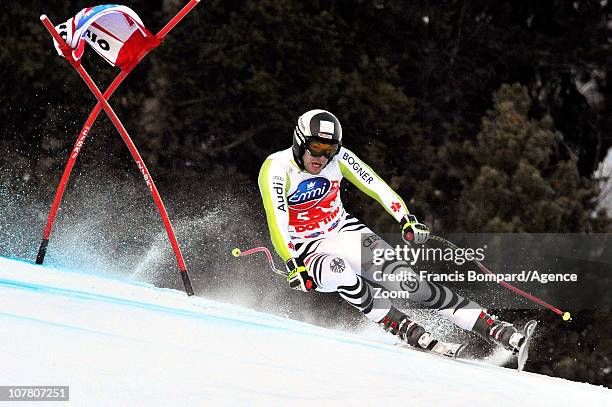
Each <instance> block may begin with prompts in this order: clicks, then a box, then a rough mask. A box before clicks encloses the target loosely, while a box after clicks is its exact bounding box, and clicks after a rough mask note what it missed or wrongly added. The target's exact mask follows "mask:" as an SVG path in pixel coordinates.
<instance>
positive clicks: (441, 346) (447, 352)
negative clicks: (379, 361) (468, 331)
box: [395, 341, 466, 359]
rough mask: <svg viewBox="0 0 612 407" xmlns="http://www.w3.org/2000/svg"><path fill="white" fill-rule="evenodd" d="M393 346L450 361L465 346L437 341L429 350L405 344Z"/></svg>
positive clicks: (455, 357)
mask: <svg viewBox="0 0 612 407" xmlns="http://www.w3.org/2000/svg"><path fill="white" fill-rule="evenodd" d="M395 346H399V347H400V348H404V349H410V350H416V351H419V352H425V353H432V354H434V355H440V356H445V357H447V358H451V359H457V357H458V355H459V354H460V353H461V351H462V350H463V349H464V348H465V346H466V345H465V344H463V343H452V342H443V341H437V342H436V344H435V345H434V346H433V348H431V349H425V348H420V347H417V346H411V345H408V344H406V343H403V342H401V343H396V344H395Z"/></svg>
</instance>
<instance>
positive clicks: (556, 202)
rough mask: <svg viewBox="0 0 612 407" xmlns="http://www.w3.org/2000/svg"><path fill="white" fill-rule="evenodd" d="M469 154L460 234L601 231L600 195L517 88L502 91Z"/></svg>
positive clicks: (506, 87)
mask: <svg viewBox="0 0 612 407" xmlns="http://www.w3.org/2000/svg"><path fill="white" fill-rule="evenodd" d="M493 100H494V106H493V109H491V110H489V111H488V112H487V114H486V116H485V117H484V118H483V120H482V126H481V131H480V133H479V134H478V135H477V136H476V142H474V143H466V144H465V146H466V148H467V150H468V152H469V155H470V156H471V157H472V159H473V162H474V167H473V168H474V170H473V171H474V172H473V175H472V176H471V177H470V176H468V177H467V178H466V179H465V181H464V185H463V190H462V192H461V196H460V200H459V205H458V217H457V219H458V224H457V226H458V228H459V229H461V230H465V231H469V232H476V231H478V232H549V233H550V232H585V231H602V230H601V229H602V228H605V227H606V225H609V223H608V222H602V221H601V216H602V215H601V214H599V215H594V214H593V212H594V210H595V207H596V201H597V195H596V188H595V185H594V184H593V183H592V181H590V180H587V179H585V178H581V177H580V176H579V173H578V168H577V160H576V158H575V157H574V156H573V155H572V154H571V152H569V153H568V151H567V150H566V149H565V148H564V144H563V142H562V135H561V134H560V133H559V132H558V131H556V130H555V127H554V125H553V122H552V120H551V118H550V117H549V116H547V115H545V116H544V117H542V118H541V119H534V118H530V116H529V110H530V108H531V99H530V97H529V95H528V92H527V89H526V88H525V87H524V86H521V85H519V84H513V85H502V87H501V88H500V89H499V91H497V92H496V93H495V94H494V98H493Z"/></svg>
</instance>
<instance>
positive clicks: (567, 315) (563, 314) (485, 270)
mask: <svg viewBox="0 0 612 407" xmlns="http://www.w3.org/2000/svg"><path fill="white" fill-rule="evenodd" d="M430 239H431V240H435V241H438V242H441V243H443V244H445V245H447V246H449V247H450V248H451V249H459V247H458V246H457V245H456V244H454V243H453V242H451V241H449V240H447V239H445V238H443V237H440V236H431V237H430ZM472 261H473V262H474V263H475V264H476V265H477V266H478V268H479V269H480V271H482V272H483V273H485V274H491V275H495V273H493V272H492V271H491V270H489V269H488V268H487V267H486V266H485V265H484V264H482V263H481V262H479V261H478V260H476V259H472ZM495 281H497V282H498V283H499V284H501V285H502V286H504V287H506V288H507V289H509V290H512V291H514V292H515V293H517V294H519V295H522V296H523V297H525V298H527V299H528V300H531V301H533V302H535V303H537V304H540V305H542V306H543V307H546V308H548V309H549V310H551V311H553V312H555V313H557V314H559V315H561V318H563V320H564V321H569V320H571V319H572V316H571V314H570V313H569V312H567V311H565V312H563V311H561V310H560V309H558V308H556V307H553V306H552V305H550V304H548V303H547V302H545V301H543V300H541V299H539V298H537V297H535V296H533V295H531V294H529V293H527V292H525V291H523V290H521V289H520V288H516V287H514V286H512V285H510V284H508V283H506V282H505V281H503V280H499V279H496V280H495Z"/></svg>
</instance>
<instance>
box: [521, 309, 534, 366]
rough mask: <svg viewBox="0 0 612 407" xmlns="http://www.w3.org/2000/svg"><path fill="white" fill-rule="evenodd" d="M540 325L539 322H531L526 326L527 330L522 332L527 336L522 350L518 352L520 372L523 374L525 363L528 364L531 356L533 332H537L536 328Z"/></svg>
mask: <svg viewBox="0 0 612 407" xmlns="http://www.w3.org/2000/svg"><path fill="white" fill-rule="evenodd" d="M537 325H538V321H535V320H531V321H529V322H527V323H526V324H525V328H524V329H523V331H522V334H523V335H524V336H525V341H524V342H523V344H522V345H521V348H520V349H519V352H518V371H519V372H521V371H522V370H523V368H524V367H525V363H526V362H527V357H528V356H529V342H530V341H531V338H532V335H533V332H534V331H535V328H536V326H537Z"/></svg>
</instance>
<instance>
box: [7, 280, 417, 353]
mask: <svg viewBox="0 0 612 407" xmlns="http://www.w3.org/2000/svg"><path fill="white" fill-rule="evenodd" d="M0 286H5V287H9V288H17V289H22V290H30V291H37V292H44V293H48V294H55V295H63V296H69V297H75V298H80V299H85V300H97V301H104V302H108V303H112V304H119V305H127V306H132V307H137V308H143V309H148V310H153V311H161V312H167V313H171V314H175V315H180V316H183V317H192V318H197V319H203V320H215V321H218V322H224V323H230V324H240V325H247V326H253V327H257V328H264V329H269V330H273V331H285V332H288V333H292V334H298V335H302V336H312V337H316V338H324V339H328V340H333V341H336V342H341V343H347V344H352V345H358V346H363V347H366V348H371V349H378V350H383V351H387V352H394V353H400V354H401V353H404V354H405V353H406V352H405V351H402V350H400V349H394V348H393V347H390V346H388V345H386V344H377V343H369V342H364V341H360V340H358V339H351V338H341V337H338V336H335V335H333V334H332V335H325V334H324V333H319V332H316V331H313V328H312V327H310V326H308V325H306V327H307V328H309V330H308V331H306V330H301V329H295V328H292V327H287V326H283V325H268V324H263V323H258V322H254V321H246V320H241V319H235V318H230V317H223V316H219V315H210V314H204V313H198V312H194V311H189V310H181V309H176V308H170V307H166V306H163V305H157V304H151V303H145V302H140V301H134V300H128V299H122V298H117V297H111V296H107V295H102V294H93V293H88V292H84V291H78V290H70V289H66V288H57V287H50V286H44V285H40V284H32V283H24V282H20V281H14V280H6V279H0ZM288 321H290V322H295V323H299V322H298V321H291V320H288ZM279 322H281V321H279ZM282 322H284V321H282ZM321 329H322V328H321Z"/></svg>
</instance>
